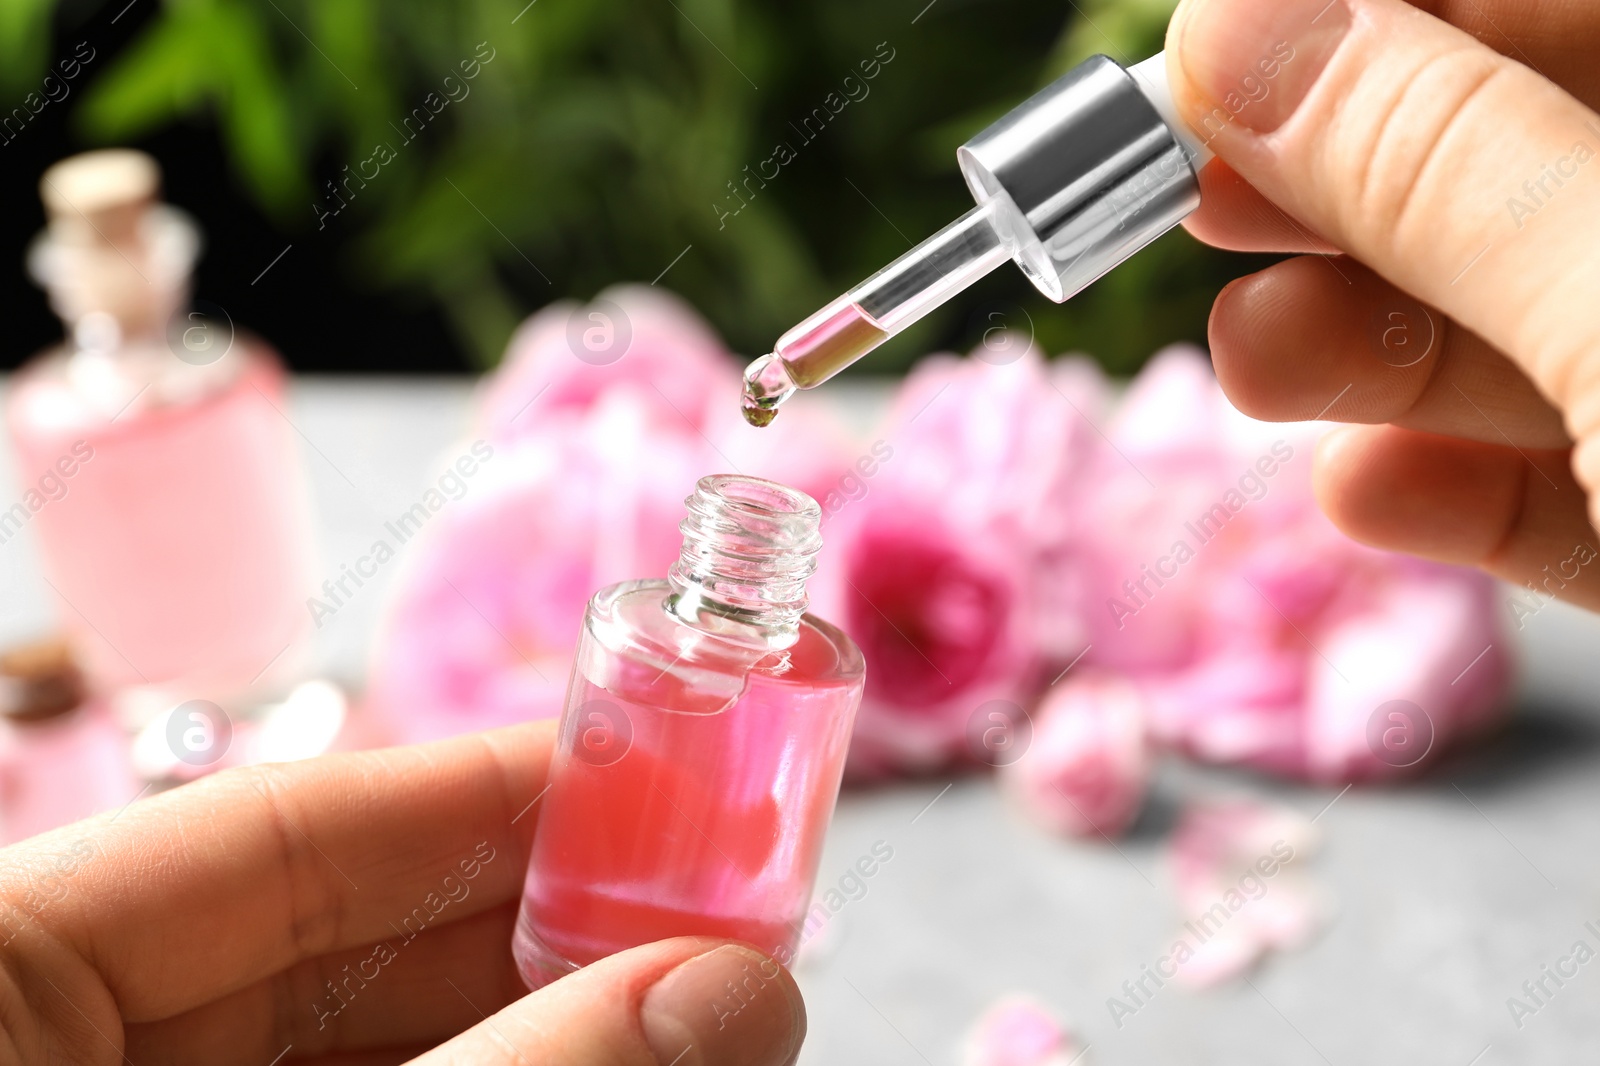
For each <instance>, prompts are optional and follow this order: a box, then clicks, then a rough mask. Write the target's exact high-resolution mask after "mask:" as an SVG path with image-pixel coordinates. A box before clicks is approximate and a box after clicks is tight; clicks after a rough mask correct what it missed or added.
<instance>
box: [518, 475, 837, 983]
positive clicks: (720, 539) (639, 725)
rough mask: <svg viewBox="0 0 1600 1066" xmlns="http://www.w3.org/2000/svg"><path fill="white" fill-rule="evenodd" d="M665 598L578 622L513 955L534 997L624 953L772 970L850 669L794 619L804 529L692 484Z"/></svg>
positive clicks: (755, 501)
mask: <svg viewBox="0 0 1600 1066" xmlns="http://www.w3.org/2000/svg"><path fill="white" fill-rule="evenodd" d="M688 504H689V517H688V518H686V519H685V521H684V523H683V530H684V550H683V555H682V557H681V559H680V561H679V562H678V563H676V564H674V566H673V569H672V573H671V575H670V576H669V578H668V580H666V581H636V582H626V583H624V584H621V585H615V586H612V587H611V588H608V589H605V590H603V591H601V592H599V593H598V594H596V596H595V598H594V599H593V601H591V603H590V605H589V609H588V611H587V613H586V615H585V618H584V627H583V633H582V636H581V637H580V641H579V647H578V652H577V657H576V659H575V662H574V665H573V675H572V682H571V686H570V688H569V690H568V694H567V704H566V709H565V712H564V714H563V717H562V723H561V732H560V737H559V740H558V742H557V749H556V753H555V756H554V759H553V760H552V763H551V768H550V788H549V791H548V793H546V794H545V796H544V797H543V799H542V800H541V801H540V807H539V815H538V817H539V828H538V832H537V834H536V835H535V838H534V848H533V856H532V859H531V861H530V863H529V867H528V879H527V884H526V887H525V890H524V894H523V902H522V910H521V914H520V916H519V918H518V922H517V930H516V935H515V937H514V940H513V950H514V952H515V954H516V958H517V963H518V967H519V969H520V971H521V973H522V976H523V979H524V980H525V981H526V982H527V983H528V985H529V987H532V988H537V987H540V986H542V985H544V984H547V983H548V982H550V981H552V980H555V979H556V978H558V977H560V976H562V975H563V974H565V973H568V972H571V971H572V970H574V969H576V968H578V967H580V966H584V965H587V964H588V963H591V962H594V961H595V960H596V959H600V958H603V957H605V956H606V955H610V954H612V953H613V952H617V951H621V950H624V949H626V948H629V947H634V946H637V945H639V944H645V943H649V942H651V941H655V940H662V939H665V938H668V937H674V936H686V935H707V936H719V937H728V938H732V939H737V940H743V941H746V942H748V943H751V944H753V945H755V946H756V947H758V948H760V949H761V950H763V951H765V952H767V953H769V954H771V955H772V956H773V957H775V958H776V959H778V961H780V962H783V963H787V962H789V961H791V959H792V955H793V951H794V948H795V946H796V944H797V942H798V939H799V936H800V933H801V931H802V926H803V922H804V919H805V914H806V908H807V905H808V903H809V901H810V895H811V885H812V882H813V880H814V879H815V877H816V871H817V864H818V862H819V860H820V858H821V848H822V841H823V836H824V834H825V833H826V831H827V826H828V821H829V819H830V818H831V816H832V813H833V805H834V800H835V798H836V797H837V795H838V791H839V780H840V775H841V774H842V772H843V768H844V757H845V752H846V749H847V747H848V744H849V739H850V728H851V723H852V721H853V718H854V715H855V710H856V707H857V705H858V704H859V702H860V699H861V687H862V682H863V678H864V672H863V665H862V660H861V654H860V652H859V651H858V650H857V649H856V647H855V645H854V644H853V643H852V642H851V641H850V639H849V638H848V637H846V636H845V635H844V634H843V633H841V632H840V631H839V630H837V629H835V628H834V627H832V626H830V625H828V624H827V623H826V622H823V621H821V620H819V619H816V618H813V617H811V616H810V615H805V614H804V610H805V605H806V601H805V592H804V586H805V579H806V577H808V576H809V575H810V573H811V572H812V570H813V569H814V566H815V563H814V558H813V557H814V555H815V553H816V550H817V548H818V547H819V546H820V538H819V536H818V533H817V530H818V527H819V525H820V522H821V512H820V509H819V508H818V507H817V504H816V503H815V502H814V501H812V500H811V499H810V498H809V497H807V496H805V495H804V494H803V493H800V492H797V491H795V490H793V489H789V488H786V487H784V486H781V485H777V484H775V483H772V482H767V481H761V480H758V479H754V478H742V477H733V476H730V475H718V476H715V477H709V478H705V479H702V480H701V482H700V485H699V487H698V489H697V490H696V492H695V495H694V496H692V497H690V499H689V501H688Z"/></svg>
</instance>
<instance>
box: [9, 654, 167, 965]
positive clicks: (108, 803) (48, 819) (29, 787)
mask: <svg viewBox="0 0 1600 1066" xmlns="http://www.w3.org/2000/svg"><path fill="white" fill-rule="evenodd" d="M85 697H86V693H85V691H84V687H83V678H82V676H81V675H80V674H79V672H78V667H77V664H76V663H75V662H74V661H73V658H72V652H71V649H69V648H68V647H67V646H66V644H65V643H64V642H62V641H60V640H46V641H39V642H37V643H33V644H28V645H24V646H21V647H16V648H9V649H7V650H6V651H4V652H0V846H4V845H6V844H14V843H16V842H17V841H19V840H23V839H25V838H27V837H31V836H33V835H34V834H36V833H43V832H44V831H45V830H47V829H55V828H57V827H58V826H63V825H66V824H68V823H69V822H76V821H77V820H78V819H80V818H87V817H89V815H91V814H95V813H98V812H100V811H103V810H114V809H116V808H118V807H121V806H123V805H124V804H127V803H130V802H132V801H133V799H134V798H135V796H136V795H137V793H138V791H139V783H138V780H137V777H136V776H135V773H134V769H133V761H132V759H131V758H130V755H129V752H128V741H127V737H126V735H125V734H124V732H123V730H122V728H121V727H120V726H119V725H118V724H117V723H116V722H115V721H114V720H113V719H112V717H111V714H110V713H109V711H108V710H107V708H106V707H105V706H104V705H103V704H102V703H100V702H96V701H88V702H86V701H85ZM3 939H4V931H3V930H0V940H3Z"/></svg>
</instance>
